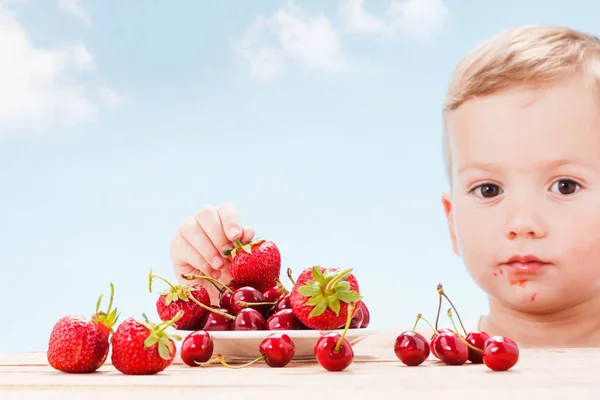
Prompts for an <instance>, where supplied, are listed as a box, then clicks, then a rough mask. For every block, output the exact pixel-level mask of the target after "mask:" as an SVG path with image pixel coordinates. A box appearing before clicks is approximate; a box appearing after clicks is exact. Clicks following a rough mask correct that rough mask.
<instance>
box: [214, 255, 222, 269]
mask: <svg viewBox="0 0 600 400" xmlns="http://www.w3.org/2000/svg"><path fill="white" fill-rule="evenodd" d="M212 265H213V268H221V267H222V266H223V259H221V257H217V256H215V258H213V262H212Z"/></svg>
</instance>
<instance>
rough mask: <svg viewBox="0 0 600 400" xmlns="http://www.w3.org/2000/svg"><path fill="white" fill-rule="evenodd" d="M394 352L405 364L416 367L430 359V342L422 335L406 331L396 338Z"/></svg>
mask: <svg viewBox="0 0 600 400" xmlns="http://www.w3.org/2000/svg"><path fill="white" fill-rule="evenodd" d="M394 352H395V353H396V356H397V357H398V359H399V360H400V361H402V362H403V363H404V364H406V365H408V366H411V367H416V366H417V365H421V364H422V363H423V362H424V361H425V360H427V358H428V357H429V353H430V350H429V342H427V339H425V337H424V336H423V335H421V334H420V333H417V332H414V331H405V332H402V333H401V334H400V335H398V337H397V338H396V343H395V345H394Z"/></svg>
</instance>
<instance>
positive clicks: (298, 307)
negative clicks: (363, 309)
mask: <svg viewBox="0 0 600 400" xmlns="http://www.w3.org/2000/svg"><path fill="white" fill-rule="evenodd" d="M351 272H352V269H347V270H344V271H341V272H340V271H339V269H337V268H323V267H320V266H314V267H312V268H307V269H305V270H304V271H302V273H301V274H300V276H298V279H297V280H296V282H295V283H294V287H293V288H292V291H291V293H290V302H291V306H292V311H293V312H294V315H296V317H297V318H298V319H299V320H300V321H301V322H302V323H303V324H304V325H306V326H307V327H309V328H311V329H319V330H326V329H338V328H340V327H342V326H344V324H345V323H346V320H347V316H348V304H349V303H351V302H353V303H355V309H356V308H358V307H359V306H360V303H361V301H360V300H361V299H362V296H361V295H360V292H359V288H358V281H357V280H356V277H355V276H354V275H352V273H351Z"/></svg>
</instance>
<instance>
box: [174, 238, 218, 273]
mask: <svg viewBox="0 0 600 400" xmlns="http://www.w3.org/2000/svg"><path fill="white" fill-rule="evenodd" d="M170 251H171V259H172V260H173V265H174V267H175V273H176V274H177V276H178V277H179V275H180V274H182V273H183V274H188V273H191V274H195V275H206V276H212V268H211V266H210V265H209V264H208V263H207V262H206V260H205V259H204V257H202V255H201V254H200V253H198V252H197V251H196V249H194V248H193V247H192V245H191V244H190V243H189V242H188V241H187V240H186V239H185V238H184V237H183V236H181V235H179V234H178V235H176V236H175V238H173V241H172V243H171V250H170Z"/></svg>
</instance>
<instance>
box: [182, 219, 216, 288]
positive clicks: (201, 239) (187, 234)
mask: <svg viewBox="0 0 600 400" xmlns="http://www.w3.org/2000/svg"><path fill="white" fill-rule="evenodd" d="M180 233H181V236H182V237H183V238H184V239H185V240H187V241H188V243H189V244H190V245H191V246H192V247H193V248H194V250H196V251H197V252H198V253H199V254H200V256H202V257H203V258H204V260H205V262H206V263H208V264H209V265H210V267H211V270H212V269H219V268H221V267H222V266H223V258H222V257H221V255H220V254H219V252H218V251H217V249H216V248H215V246H214V245H213V243H212V242H211V240H210V238H209V237H208V235H207V234H206V232H204V229H202V227H201V226H200V224H199V223H198V221H196V218H194V217H192V218H190V219H189V220H188V221H186V222H185V223H184V224H183V225H182V226H181V228H180ZM206 272H209V271H206ZM210 273H211V276H212V271H210Z"/></svg>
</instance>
